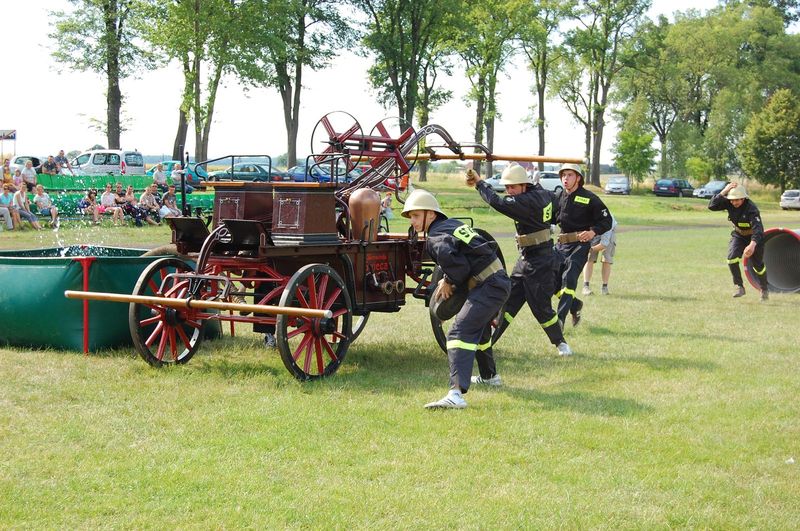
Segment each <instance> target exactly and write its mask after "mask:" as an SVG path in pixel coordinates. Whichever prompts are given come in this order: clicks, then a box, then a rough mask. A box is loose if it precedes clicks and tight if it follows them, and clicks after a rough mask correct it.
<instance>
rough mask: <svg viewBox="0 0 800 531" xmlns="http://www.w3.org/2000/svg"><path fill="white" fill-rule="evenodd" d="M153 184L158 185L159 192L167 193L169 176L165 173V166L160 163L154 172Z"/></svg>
mask: <svg viewBox="0 0 800 531" xmlns="http://www.w3.org/2000/svg"><path fill="white" fill-rule="evenodd" d="M153 182H154V183H156V184H157V185H158V189H159V191H161V192H166V191H167V174H166V173H164V165H163V164H161V163H160V162H159V163H158V164H156V171H154V172H153Z"/></svg>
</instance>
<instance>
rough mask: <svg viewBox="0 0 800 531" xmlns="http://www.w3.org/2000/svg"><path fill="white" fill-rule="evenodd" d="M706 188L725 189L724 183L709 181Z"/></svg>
mask: <svg viewBox="0 0 800 531" xmlns="http://www.w3.org/2000/svg"><path fill="white" fill-rule="evenodd" d="M706 188H725V181H709V182H708V184H707V185H706Z"/></svg>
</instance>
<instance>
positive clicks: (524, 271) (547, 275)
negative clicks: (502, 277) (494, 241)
mask: <svg viewBox="0 0 800 531" xmlns="http://www.w3.org/2000/svg"><path fill="white" fill-rule="evenodd" d="M555 263H556V256H555V254H554V253H553V246H552V245H546V246H542V247H541V248H536V249H529V250H526V251H525V252H524V253H523V255H522V256H521V257H520V259H519V260H517V264H516V265H515V266H514V270H513V271H512V272H511V293H510V294H509V296H508V300H507V301H506V306H505V309H504V311H503V319H502V321H501V322H500V324H499V325H498V327H497V329H496V330H495V331H494V336H493V337H492V343H497V341H498V340H499V339H500V336H502V335H503V332H505V330H506V329H507V328H508V327H509V326H510V325H511V322H512V321H513V320H514V317H516V316H517V313H519V310H520V309H521V308H522V305H523V304H525V303H526V302H527V303H528V308H530V309H531V313H533V316H534V317H535V318H536V321H538V323H539V324H540V325H541V326H542V328H543V329H544V332H545V334H547V338H548V339H549V340H550V343H552V344H553V345H558V344H559V343H561V342H562V341H564V334H563V333H562V331H561V326H560V325H559V324H558V316H557V315H556V312H555V310H553V305H552V298H553V290H554V287H555V275H556V267H555Z"/></svg>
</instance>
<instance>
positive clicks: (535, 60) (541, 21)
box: [518, 0, 573, 171]
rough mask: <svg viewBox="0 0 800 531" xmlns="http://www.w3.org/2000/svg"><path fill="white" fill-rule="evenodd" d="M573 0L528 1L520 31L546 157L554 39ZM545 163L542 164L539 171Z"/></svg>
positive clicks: (555, 55) (555, 49) (555, 56)
mask: <svg viewBox="0 0 800 531" xmlns="http://www.w3.org/2000/svg"><path fill="white" fill-rule="evenodd" d="M572 5H573V2H572V1H571V0H567V1H565V0H544V1H541V2H529V3H528V4H527V5H526V6H525V9H524V10H523V11H522V14H521V15H522V17H523V18H525V19H526V20H527V21H528V23H527V24H523V25H521V26H520V28H519V36H518V38H519V40H520V44H521V46H522V51H523V52H524V53H525V56H526V57H527V58H528V67H529V69H530V71H531V72H532V73H533V82H534V90H535V91H536V109H537V111H538V117H537V119H536V127H537V129H538V132H539V150H538V154H539V155H544V154H545V149H546V142H545V128H546V121H545V103H546V101H547V97H546V96H547V90H548V88H549V86H550V85H549V76H550V71H551V69H552V68H553V67H554V65H555V64H557V62H558V60H559V52H560V51H561V48H559V47H558V46H557V45H556V44H555V42H554V37H555V34H556V33H557V32H558V28H559V25H560V23H561V20H562V19H563V18H564V17H565V16H567V15H568V14H569V13H570V12H571V8H572ZM543 169H544V163H542V162H540V163H539V170H540V171H541V170H543Z"/></svg>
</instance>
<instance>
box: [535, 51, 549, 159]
mask: <svg viewBox="0 0 800 531" xmlns="http://www.w3.org/2000/svg"><path fill="white" fill-rule="evenodd" d="M543 48H544V49H543V50H542V52H541V54H540V55H539V65H540V67H539V68H537V69H536V96H537V99H538V102H537V106H538V110H539V118H538V119H537V121H536V126H537V128H538V130H539V152H538V155H539V156H544V153H545V139H544V133H545V131H544V130H545V121H544V103H545V88H546V87H547V46H543ZM537 167H538V169H539V171H543V170H544V162H540V163H538V165H537Z"/></svg>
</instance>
